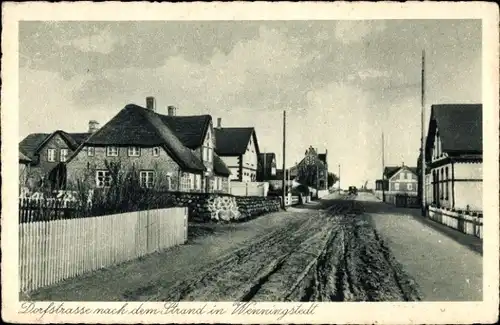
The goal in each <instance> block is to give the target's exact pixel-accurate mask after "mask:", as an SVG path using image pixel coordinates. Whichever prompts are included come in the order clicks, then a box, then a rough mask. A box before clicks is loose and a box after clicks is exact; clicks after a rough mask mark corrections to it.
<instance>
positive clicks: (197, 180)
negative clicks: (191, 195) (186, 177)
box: [194, 175, 201, 190]
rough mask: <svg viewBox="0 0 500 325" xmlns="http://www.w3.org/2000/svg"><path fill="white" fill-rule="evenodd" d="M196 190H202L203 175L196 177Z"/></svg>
mask: <svg viewBox="0 0 500 325" xmlns="http://www.w3.org/2000/svg"><path fill="white" fill-rule="evenodd" d="M194 181H195V189H197V190H201V175H194Z"/></svg>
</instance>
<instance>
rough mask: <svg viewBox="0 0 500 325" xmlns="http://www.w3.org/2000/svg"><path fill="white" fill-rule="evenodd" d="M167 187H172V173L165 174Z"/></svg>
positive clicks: (168, 188) (169, 188)
mask: <svg viewBox="0 0 500 325" xmlns="http://www.w3.org/2000/svg"><path fill="white" fill-rule="evenodd" d="M165 187H166V189H167V190H171V189H172V178H171V177H170V175H167V176H165Z"/></svg>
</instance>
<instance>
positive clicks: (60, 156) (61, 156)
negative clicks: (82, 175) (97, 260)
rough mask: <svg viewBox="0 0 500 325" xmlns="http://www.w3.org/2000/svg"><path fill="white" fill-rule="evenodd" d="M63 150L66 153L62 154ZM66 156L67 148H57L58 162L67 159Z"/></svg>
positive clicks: (67, 154) (67, 153)
mask: <svg viewBox="0 0 500 325" xmlns="http://www.w3.org/2000/svg"><path fill="white" fill-rule="evenodd" d="M63 152H65V153H66V154H65V155H63ZM68 156H69V149H68V148H61V149H59V161H60V162H66V161H68ZM63 157H64V160H63Z"/></svg>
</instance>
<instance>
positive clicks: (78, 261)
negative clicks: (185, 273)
mask: <svg viewBox="0 0 500 325" xmlns="http://www.w3.org/2000/svg"><path fill="white" fill-rule="evenodd" d="M187 227H188V224H187V209H186V208H169V209H158V210H148V211H139V212H128V213H121V214H114V215H107V216H100V217H91V218H76V219H66V220H54V221H46V222H31V223H21V224H19V275H20V290H21V291H22V292H30V291H33V290H35V289H38V288H41V287H45V286H49V285H52V284H55V283H57V282H59V281H62V280H64V279H68V278H71V277H74V276H78V275H81V274H83V273H85V272H89V271H93V270H97V269H100V268H103V267H108V266H111V265H114V264H118V263H121V262H125V261H128V260H132V259H135V258H138V257H140V256H144V255H146V254H149V253H152V252H155V251H159V250H162V249H165V248H168V247H172V246H175V245H180V244H184V243H185V242H186V241H187Z"/></svg>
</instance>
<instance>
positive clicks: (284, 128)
mask: <svg viewBox="0 0 500 325" xmlns="http://www.w3.org/2000/svg"><path fill="white" fill-rule="evenodd" d="M285 144H286V111H285V110H283V179H282V183H283V202H282V203H283V210H286V204H285V198H286V186H285V178H286V170H285V166H286V165H285V153H286V146H285Z"/></svg>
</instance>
